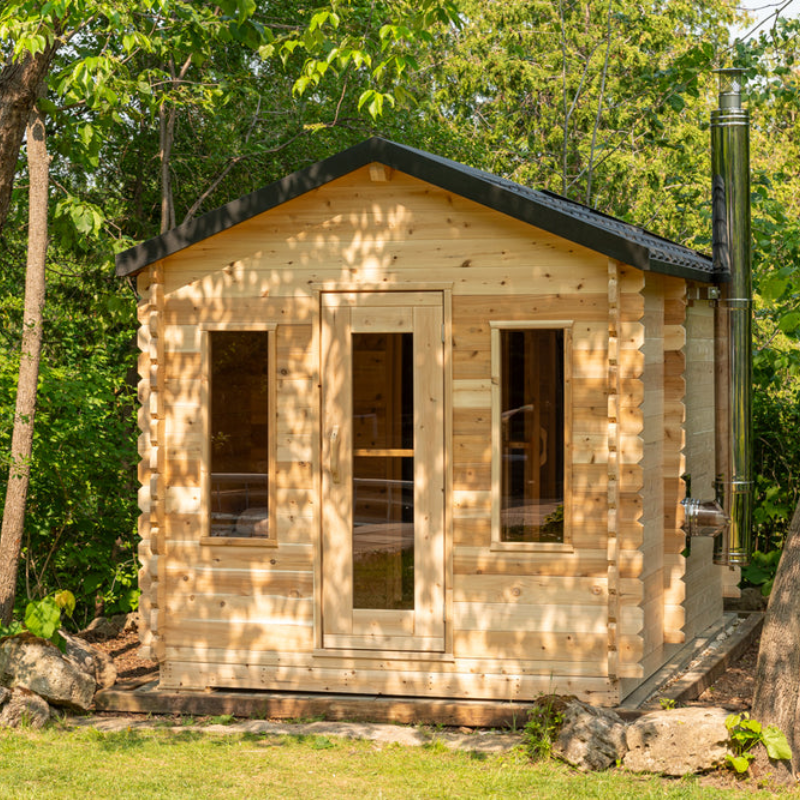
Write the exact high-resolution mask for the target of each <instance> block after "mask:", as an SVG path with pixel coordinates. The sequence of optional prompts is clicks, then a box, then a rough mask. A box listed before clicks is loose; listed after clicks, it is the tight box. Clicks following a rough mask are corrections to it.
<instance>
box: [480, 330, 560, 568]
mask: <svg viewBox="0 0 800 800" xmlns="http://www.w3.org/2000/svg"><path fill="white" fill-rule="evenodd" d="M573 324H574V322H573V320H559V319H555V320H491V321H490V322H489V328H490V336H491V366H492V472H491V481H492V488H491V498H492V512H491V513H492V517H491V520H492V541H491V546H490V549H491V550H492V551H497V552H516V553H519V552H528V553H572V552H574V546H573V539H572V328H573ZM531 329H539V330H553V329H559V330H563V331H564V541H563V542H504V541H502V539H501V526H500V509H501V505H502V491H501V472H502V450H503V442H502V433H501V397H500V390H501V380H500V378H501V376H500V370H501V363H502V356H501V352H500V347H501V344H500V334H501V332H502V331H508V330H531Z"/></svg>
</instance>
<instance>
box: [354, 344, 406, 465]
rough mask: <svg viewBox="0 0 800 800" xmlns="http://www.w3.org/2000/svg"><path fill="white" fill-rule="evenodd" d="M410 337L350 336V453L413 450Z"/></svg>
mask: <svg viewBox="0 0 800 800" xmlns="http://www.w3.org/2000/svg"><path fill="white" fill-rule="evenodd" d="M412 357H413V356H412V334H410V333H355V334H353V447H354V448H355V449H356V450H363V449H365V448H379V449H401V448H405V449H408V448H412V447H413V446H414V383H413V362H412Z"/></svg>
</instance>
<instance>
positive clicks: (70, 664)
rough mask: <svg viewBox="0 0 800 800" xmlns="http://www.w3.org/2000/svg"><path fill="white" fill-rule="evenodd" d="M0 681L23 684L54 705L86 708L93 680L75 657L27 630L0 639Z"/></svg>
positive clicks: (91, 691)
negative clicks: (0, 640)
mask: <svg viewBox="0 0 800 800" xmlns="http://www.w3.org/2000/svg"><path fill="white" fill-rule="evenodd" d="M0 684H2V685H3V686H6V687H8V688H11V689H13V688H15V687H17V686H24V687H25V688H27V689H30V690H31V691H32V692H36V694H39V695H41V696H42V697H44V699H45V700H47V701H48V702H49V703H52V704H53V705H55V706H65V707H67V708H71V709H73V710H77V711H88V710H89V708H90V707H91V705H92V700H93V699H94V693H95V689H96V688H97V683H96V682H95V679H94V678H93V677H92V676H91V675H87V674H86V673H85V672H83V670H82V669H81V667H80V665H79V664H78V663H77V662H76V661H75V659H73V658H71V657H70V656H67V655H64V654H63V653H62V652H61V651H60V650H59V649H58V648H57V647H56V646H55V645H54V644H52V643H51V642H48V641H47V640H46V639H40V638H39V637H38V636H33V635H32V634H29V633H23V634H21V635H19V636H11V637H9V638H7V639H4V640H3V641H2V642H1V643H0Z"/></svg>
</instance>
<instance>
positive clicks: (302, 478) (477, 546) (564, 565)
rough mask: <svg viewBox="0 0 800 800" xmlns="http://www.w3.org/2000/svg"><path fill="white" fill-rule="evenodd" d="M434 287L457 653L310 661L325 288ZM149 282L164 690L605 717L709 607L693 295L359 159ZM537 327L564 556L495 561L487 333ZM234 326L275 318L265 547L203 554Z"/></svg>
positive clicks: (700, 623) (148, 585)
mask: <svg viewBox="0 0 800 800" xmlns="http://www.w3.org/2000/svg"><path fill="white" fill-rule="evenodd" d="M645 278H646V279H645ZM431 281H435V282H436V283H437V284H442V283H451V284H452V318H451V322H450V324H451V328H450V340H451V344H452V351H451V369H452V378H453V384H452V391H451V392H450V395H449V396H450V409H449V412H448V413H450V414H451V417H450V431H449V436H448V441H449V442H450V443H451V446H452V461H451V463H450V468H449V476H448V486H449V493H450V497H449V502H448V504H447V505H448V512H447V519H446V530H447V535H448V541H449V542H452V544H451V545H450V544H448V548H447V561H448V565H447V571H446V587H447V619H448V626H447V628H448V645H449V647H448V650H449V656H447V657H444V658H440V657H437V656H423V655H419V654H418V655H409V656H407V657H405V658H398V659H394V658H391V659H389V658H383V657H381V654H380V653H379V652H376V653H375V654H374V655H370V654H365V657H354V656H353V655H337V654H336V653H335V651H333V652H329V653H327V654H321V652H320V650H319V648H320V646H321V644H322V642H321V638H320V634H319V630H320V625H319V622H320V614H321V610H320V581H321V580H322V572H321V570H322V567H321V565H320V563H319V557H318V553H319V541H320V524H321V523H320V501H321V498H320V488H319V487H320V481H319V457H318V452H319V436H320V420H319V409H320V398H319V375H320V368H319V343H318V340H317V329H318V321H319V295H318V292H317V288H318V286H319V284H330V285H331V286H334V285H337V284H347V285H349V286H352V285H354V284H368V285H371V286H374V285H376V284H380V285H385V286H386V288H387V289H389V288H393V287H394V288H402V287H403V285H404V284H411V285H413V286H414V287H415V288H419V286H420V285H421V284H424V283H426V282H431ZM139 292H140V295H141V298H142V299H141V302H140V313H139V318H140V323H141V325H142V327H141V329H140V337H139V339H140V346H141V347H142V354H141V356H140V360H139V372H140V376H141V383H140V401H141V402H142V407H141V410H140V413H139V420H140V427H141V431H142V433H141V436H140V439H139V444H140V448H139V451H140V455H141V456H142V462H141V465H140V480H141V482H142V489H141V492H140V505H141V509H142V515H141V517H140V520H139V529H140V534H141V537H142V541H141V546H140V557H141V561H142V571H141V574H140V585H141V588H142V599H141V606H140V609H141V616H142V621H143V623H142V634H141V635H142V641H143V645H144V653H145V654H148V653H149V654H150V655H151V656H152V657H155V658H158V660H159V661H160V662H161V684H162V686H165V687H187V688H188V687H192V688H197V687H205V686H228V687H239V688H261V689H272V690H274V689H285V690H303V691H308V690H312V691H335V692H368V693H382V694H398V695H417V696H429V697H465V698H477V697H481V698H498V699H521V700H524V699H531V698H533V697H536V696H537V695H538V694H539V693H541V692H550V691H557V692H559V693H563V694H575V695H578V696H580V697H583V698H586V699H589V700H591V701H592V702H595V703H602V704H613V703H615V702H617V701H618V700H619V699H620V688H622V690H623V693H626V692H627V691H630V690H631V689H632V688H634V687H635V685H636V684H637V683H639V682H640V680H641V679H642V677H646V675H648V674H649V673H650V672H652V671H653V670H654V669H655V668H657V667H658V666H659V665H660V664H661V663H662V662H663V660H664V659H665V657H666V656H667V655H668V651H669V649H670V648H669V645H677V644H678V643H680V642H682V641H683V639H684V635H685V634H688V635H689V636H692V635H694V634H695V633H696V632H698V631H699V630H701V629H702V628H703V627H705V625H706V624H710V622H713V621H714V619H716V618H718V616H719V614H720V613H721V590H720V588H719V587H720V582H719V580H718V576H719V570H718V568H715V567H712V566H711V565H710V555H709V554H708V552H705V553H704V554H701V553H700V551H701V550H702V549H703V548H701V547H695V548H694V550H693V555H692V557H691V558H690V559H689V561H690V564H691V569H687V565H686V563H685V559H684V558H683V556H682V555H681V551H682V550H683V548H684V544H685V540H684V537H683V536H682V534H681V533H680V532H679V530H678V526H679V525H680V522H681V521H682V519H681V511H682V509H681V506H680V501H681V499H682V498H683V483H682V481H681V480H680V475H681V474H682V472H683V471H684V467H683V459H684V453H683V449H684V439H683V437H684V418H685V416H689V420H688V421H687V423H686V433H688V434H689V439H688V444H687V446H686V453H685V458H686V462H687V469H689V470H694V472H693V479H695V480H699V479H700V474H701V473H702V474H703V475H704V477H703V479H702V480H703V483H704V486H703V489H704V490H705V488H706V487H705V483H706V482H707V481H708V479H709V476H708V475H707V474H706V473H705V472H702V470H704V469H705V470H707V459H708V454H709V453H713V408H712V409H710V410H709V408H708V407H707V406H708V403H709V400H708V398H709V397H710V396H711V397H712V398H713V390H712V391H711V392H710V393H709V388H708V374H709V358H710V359H711V362H710V363H711V367H712V372H711V373H710V374H711V376H712V379H713V315H711V316H709V315H710V313H711V312H710V309H708V308H705V309H703V308H702V307H701V306H700V304H698V305H697V306H695V307H694V308H690V309H689V312H690V313H689V315H688V317H687V316H686V306H687V301H686V284H685V282H684V281H682V280H679V279H675V278H667V277H664V276H660V275H655V274H650V273H648V274H647V275H646V276H645V275H644V274H643V273H641V272H639V271H637V270H635V269H633V268H630V267H627V266H625V265H620V264H617V263H616V262H609V261H608V259H607V258H606V257H604V256H601V255H599V254H597V253H594V252H592V251H590V250H587V249H585V248H582V247H580V246H577V245H573V244H571V243H569V242H567V241H564V240H562V239H559V238H558V237H556V236H553V235H550V234H547V233H545V232H543V231H540V230H538V229H536V228H532V227H530V226H528V225H526V224H524V223H521V222H518V221H515V220H513V219H510V218H508V217H505V216H503V215H500V214H498V213H497V212H494V211H490V210H488V209H486V208H484V207H482V206H480V205H478V204H475V203H472V202H471V201H468V200H465V199H463V198H460V197H458V196H454V195H452V194H449V193H447V192H444V191H442V190H440V189H437V188H435V187H433V186H430V185H428V184H426V183H424V182H421V181H418V180H415V179H413V178H410V177H408V176H406V175H403V174H402V173H397V172H395V173H393V174H392V173H391V171H390V170H388V169H386V168H384V167H380V166H377V165H372V166H371V167H365V168H363V169H361V170H358V171H356V172H354V173H352V174H350V175H348V176H346V177H344V178H341V179H339V180H337V181H335V182H333V183H331V184H328V185H326V186H323V187H321V188H320V189H317V190H315V191H312V192H310V193H308V194H306V195H304V196H302V197H300V198H298V199H295V200H292V201H290V202H288V203H285V204H284V205H282V206H279V207H278V208H275V209H273V210H271V211H268V212H266V213H264V214H262V215H260V216H259V217H256V218H254V219H252V220H249V221H246V222H243V223H240V224H239V225H237V226H235V227H233V228H231V229H229V230H227V231H224V232H222V233H220V234H218V235H216V236H214V237H211V238H209V239H207V240H204V241H202V242H200V243H198V244H196V245H194V246H192V247H190V248H188V249H187V250H185V251H182V252H179V253H177V254H175V255H173V256H171V257H169V258H167V259H165V260H164V261H163V262H159V263H158V264H156V265H154V266H152V267H151V268H150V269H149V270H145V271H144V272H143V273H141V274H140V276H139ZM706 306H707V304H706ZM445 313H446V314H447V309H446V311H445ZM548 319H552V320H573V321H574V326H573V337H572V338H573V348H574V349H573V355H572V376H571V381H572V386H571V392H572V406H573V419H572V428H571V434H572V445H571V446H572V498H571V504H572V525H571V530H572V547H571V548H564V550H563V551H560V552H552V551H551V552H513V551H508V550H504V551H497V550H491V549H490V544H491V525H490V495H491V491H490V490H491V445H490V443H491V438H492V437H491V403H490V399H491V350H490V322H491V321H492V320H548ZM709 319H711V320H712V324H711V329H710V333H709V330H708V326H709V322H708V321H709ZM224 322H232V323H248V322H249V323H265V322H275V323H277V324H278V327H277V329H276V334H275V335H276V350H277V364H276V365H275V366H276V369H275V372H274V373H273V374H274V376H275V377H276V380H277V414H276V417H277V419H276V420H275V423H274V426H273V431H274V435H276V436H277V439H278V441H277V470H276V475H275V476H274V479H275V482H276V484H275V485H276V490H275V493H274V494H273V495H272V496H273V498H274V499H275V500H276V501H277V540H278V544H277V547H267V546H263V545H259V544H258V543H257V540H256V541H253V540H249V541H247V540H245V541H244V542H242V546H231V545H217V544H205V543H200V537H201V522H200V521H201V512H202V507H201V505H202V503H201V457H202V452H203V433H202V430H201V429H202V419H201V414H200V410H199V409H200V407H201V397H202V393H203V391H204V387H203V381H202V374H201V364H202V359H201V344H200V342H201V336H200V327H199V326H200V325H201V324H203V323H215V324H218V323H224ZM687 332H688V334H689V337H688V340H687V336H686V334H687ZM709 337H710V338H709ZM695 339H696V340H697V341H695ZM709 353H710V355H709ZM687 360H688V362H689V366H688V372H687V376H688V377H690V388H689V390H688V392H687V388H686V383H685V381H684V364H685V363H686V362H687ZM694 378H696V379H697V382H696V384H693V383H692V381H693V379H694ZM701 378H702V380H701ZM645 382H646V383H647V384H648V391H647V392H645V391H644V387H645ZM692 386H694V388H692ZM712 389H713V380H712ZM693 392H694V393H695V394H693ZM684 395H686V405H687V406H689V411H688V412H687V411H686V409H685V406H684ZM695 395H696V397H695ZM693 398H694V399H693ZM710 402H711V405H712V406H713V399H712V400H711V401H710ZM695 410H696V411H697V413H698V417H697V418H695V416H694V414H695ZM709 418H710V419H709ZM695 419H697V421H695ZM709 423H711V427H710V428H709ZM709 430H710V434H709ZM712 472H713V467H712ZM272 477H273V476H270V479H271V480H272ZM695 494H696V495H698V493H697V491H695ZM698 496H699V495H698ZM701 555H702V558H701V557H700V556H701ZM684 571H686V572H687V575H688V576H689V577H690V578H691V582H690V586H689V587H688V589H687V591H686V592H685V591H684V590H685V588H686V587H685V586H684V582H683V577H684ZM712 575H713V576H717V577H716V578H715V579H714V580H709V576H712ZM685 595H688V596H685ZM673 649H674V648H673ZM620 680H621V681H622V683H620Z"/></svg>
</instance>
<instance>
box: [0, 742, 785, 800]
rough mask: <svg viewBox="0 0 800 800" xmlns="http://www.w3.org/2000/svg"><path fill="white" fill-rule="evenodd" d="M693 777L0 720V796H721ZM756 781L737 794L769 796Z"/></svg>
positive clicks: (427, 751)
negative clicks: (10, 724)
mask: <svg viewBox="0 0 800 800" xmlns="http://www.w3.org/2000/svg"><path fill="white" fill-rule="evenodd" d="M730 796H731V791H730V790H720V789H713V788H709V787H703V786H701V785H700V783H699V782H698V781H697V780H694V779H685V780H679V781H666V780H661V779H658V778H654V777H637V776H634V775H629V774H626V773H624V772H619V771H613V770H612V771H610V772H606V773H600V774H593V775H583V774H581V773H578V772H575V771H572V770H570V769H568V768H567V767H565V766H563V765H561V764H558V763H556V762H552V761H551V762H545V763H542V764H537V765H533V764H530V763H529V762H528V760H527V758H526V757H525V755H524V754H523V753H522V752H521V751H515V752H513V753H511V754H506V755H503V756H483V755H477V754H470V753H464V752H451V751H447V750H445V749H444V748H443V746H442V745H441V743H439V742H434V743H433V744H432V745H431V746H427V747H417V748H410V747H401V746H399V745H388V746H379V745H376V744H374V743H371V742H362V741H357V742H353V741H346V740H340V739H338V738H335V737H316V736H270V735H266V736H260V735H259V736H256V735H238V734H232V735H227V736H224V735H214V734H206V733H202V732H197V731H188V730H184V731H180V732H170V731H164V730H163V729H162V730H146V731H142V730H139V731H137V730H127V731H123V732H121V733H100V732H98V731H96V730H94V729H82V730H71V731H64V730H58V729H56V728H51V729H48V730H44V731H30V730H16V731H9V730H5V731H0V798H37V800H38V799H39V798H47V799H48V800H49V799H50V798H70V800H73V799H74V798H76V797H91V798H99V799H100V800H102V799H103V798H114V800H117V798H136V800H147V799H148V798H165V797H168V798H170V800H172V798H175V799H176V800H178V799H179V800H183V798H187V799H188V798H198V800H207V799H208V798H281V800H283V798H303V799H304V800H305V799H306V798H317V797H319V798H325V799H326V800H338V798H359V800H369V799H371V798H398V799H399V798H402V800H407V799H409V798H425V799H426V800H427V799H428V798H503V800H506V798H516V797H519V798H523V797H524V798H526V800H530V798H608V799H609V800H624V799H625V798H631V800H633V799H634V798H635V800H646V798H703V799H704V800H705V798H723V797H730ZM772 796H773V795H770V794H768V793H766V792H764V793H762V792H758V793H753V794H749V795H748V797H754V798H755V797H772Z"/></svg>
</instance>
